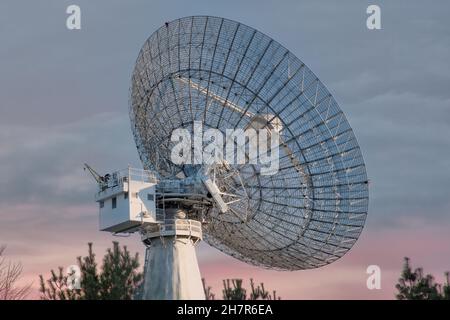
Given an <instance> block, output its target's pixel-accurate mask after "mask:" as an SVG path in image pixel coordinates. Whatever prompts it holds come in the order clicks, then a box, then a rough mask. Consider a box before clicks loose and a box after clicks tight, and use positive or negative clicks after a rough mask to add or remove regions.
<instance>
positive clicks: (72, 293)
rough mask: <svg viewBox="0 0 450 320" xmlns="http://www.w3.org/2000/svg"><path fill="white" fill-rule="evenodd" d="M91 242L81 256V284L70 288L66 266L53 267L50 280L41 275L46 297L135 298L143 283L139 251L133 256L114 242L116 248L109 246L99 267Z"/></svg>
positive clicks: (78, 298) (63, 298) (77, 298)
mask: <svg viewBox="0 0 450 320" xmlns="http://www.w3.org/2000/svg"><path fill="white" fill-rule="evenodd" d="M88 246H89V248H88V255H87V256H86V257H83V258H82V257H78V258H77V262H78V266H79V268H80V271H81V282H80V287H81V288H80V289H79V290H76V289H69V288H68V286H67V278H68V276H67V275H64V273H63V268H62V267H59V268H58V269H59V272H58V273H56V272H55V271H54V270H51V277H50V279H48V280H46V281H44V277H43V276H42V275H40V276H39V277H40V284H41V287H40V292H41V298H42V299H44V300H126V299H132V298H133V293H134V291H135V290H136V288H137V287H138V286H139V285H140V284H141V282H142V277H143V275H142V273H140V272H139V271H138V268H139V259H138V258H139V257H138V254H137V253H136V254H135V255H134V256H133V257H132V256H131V255H130V252H129V251H128V249H127V247H126V246H124V247H123V248H121V247H120V246H119V243H118V242H113V248H112V249H108V250H107V252H106V254H105V256H104V258H103V264H102V266H101V268H100V270H99V269H98V265H97V262H96V260H95V254H94V253H93V250H92V243H89V244H88Z"/></svg>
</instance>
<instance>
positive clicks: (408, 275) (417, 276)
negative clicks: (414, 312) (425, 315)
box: [395, 257, 450, 300]
mask: <svg viewBox="0 0 450 320" xmlns="http://www.w3.org/2000/svg"><path fill="white" fill-rule="evenodd" d="M446 278H447V283H446V284H444V286H442V285H441V284H439V283H436V282H435V279H434V277H433V276H432V275H431V274H427V275H424V272H423V269H422V268H417V269H415V270H414V271H413V270H412V268H411V265H410V260H409V258H407V257H405V260H404V265H403V270H402V273H401V277H400V279H399V280H398V283H397V285H396V286H395V287H396V288H397V290H398V293H397V294H396V298H397V299H398V300H440V299H450V287H449V275H448V273H446Z"/></svg>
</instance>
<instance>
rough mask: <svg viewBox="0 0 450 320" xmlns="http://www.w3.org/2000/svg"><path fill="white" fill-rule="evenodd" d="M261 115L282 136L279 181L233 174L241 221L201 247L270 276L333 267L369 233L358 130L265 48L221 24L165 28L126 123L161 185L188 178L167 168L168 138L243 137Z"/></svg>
mask: <svg viewBox="0 0 450 320" xmlns="http://www.w3.org/2000/svg"><path fill="white" fill-rule="evenodd" d="M258 115H260V116H262V117H263V118H265V119H266V120H267V121H268V123H269V124H271V125H272V127H277V128H278V130H279V135H280V138H281V141H282V143H281V145H280V146H281V147H280V151H279V170H278V172H277V173H276V174H273V175H261V174H259V173H258V172H259V171H258V169H257V168H256V169H255V166H254V165H250V164H244V165H232V170H235V171H236V172H237V173H238V174H237V175H231V178H230V177H229V176H230V175H229V174H228V175H226V177H225V174H226V173H224V175H223V176H222V177H221V176H220V172H219V173H218V175H219V177H218V181H221V186H220V187H222V188H225V189H227V188H228V189H227V190H230V191H231V190H233V192H234V193H237V194H239V193H240V196H241V201H236V202H234V203H232V204H230V208H231V210H232V212H233V213H234V214H232V213H231V212H230V213H225V214H221V215H219V214H213V212H211V214H210V215H208V216H207V220H208V221H207V222H208V223H207V224H205V225H204V230H203V231H204V234H205V240H206V241H207V242H208V243H209V244H210V245H212V246H214V247H216V248H218V249H220V250H221V251H223V252H225V253H227V254H229V255H231V256H233V257H235V258H237V259H239V260H242V261H245V262H247V263H250V264H254V265H258V266H263V267H267V268H274V269H280V270H300V269H310V268H316V267H320V266H323V265H326V264H329V263H331V262H333V261H335V260H336V259H338V258H340V257H341V256H343V255H344V254H345V253H346V252H347V251H348V250H349V249H350V248H351V247H352V246H353V244H354V243H355V242H356V240H357V239H358V237H359V235H360V233H361V231H362V229H363V226H364V222H365V219H366V216H367V210H368V183H367V175H366V169H365V165H364V161H363V157H362V154H361V151H360V148H359V146H358V143H357V141H356V138H355V135H354V134H353V131H352V128H351V127H350V125H349V123H348V121H347V119H346V118H345V116H344V114H343V112H342V111H341V109H340V108H339V106H338V104H337V103H336V101H335V100H334V98H333V97H332V96H331V94H330V93H329V91H328V90H327V89H326V88H325V86H324V85H323V84H322V83H321V82H320V80H319V79H318V78H317V77H316V75H314V73H313V72H312V71H311V70H310V69H309V68H308V67H307V66H306V65H305V64H304V63H303V62H302V61H300V60H299V59H298V58H297V57H295V56H294V55H293V54H292V53H291V52H289V51H288V50H287V49H286V48H284V47H283V46H282V45H280V44H279V43H278V42H276V41H275V40H273V39H271V38H270V37H268V36H266V35H264V34H263V33H261V32H259V31H257V30H255V29H253V28H251V27H248V26H246V25H243V24H241V23H238V22H235V21H231V20H227V19H223V18H218V17H209V16H194V17H186V18H181V19H178V20H174V21H171V22H168V23H166V24H165V25H163V26H162V27H161V28H159V29H158V30H157V31H156V32H154V33H153V34H152V35H151V36H150V37H149V39H148V40H147V41H146V42H145V44H144V46H143V47H142V49H141V51H140V53H139V56H138V59H137V62H136V67H135V69H134V72H133V76H132V86H131V92H130V118H131V123H132V131H133V134H134V138H135V141H136V145H137V147H138V151H139V154H140V157H141V160H142V162H143V164H144V167H145V168H146V169H149V170H153V171H156V172H157V173H158V174H159V176H160V177H164V178H174V179H176V178H177V177H180V172H183V174H184V175H189V170H186V169H187V167H184V166H180V165H175V164H173V163H172V162H171V158H170V156H171V153H170V152H171V147H173V144H174V143H173V142H171V134H172V131H173V130H175V129H179V128H185V129H187V130H189V131H191V132H192V131H193V124H194V121H201V122H202V123H203V127H204V130H206V129H207V128H217V129H219V130H221V131H222V132H224V133H225V131H226V130H227V129H233V128H243V129H244V128H248V126H249V124H250V123H251V122H252V121H254V119H255V117H257V116H258ZM191 169H192V168H191ZM228 173H229V172H228ZM227 179H228V180H227ZM237 180H239V181H237ZM239 214H240V215H242V217H243V219H238V218H236V217H237V215H239Z"/></svg>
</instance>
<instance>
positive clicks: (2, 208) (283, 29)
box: [0, 0, 450, 299]
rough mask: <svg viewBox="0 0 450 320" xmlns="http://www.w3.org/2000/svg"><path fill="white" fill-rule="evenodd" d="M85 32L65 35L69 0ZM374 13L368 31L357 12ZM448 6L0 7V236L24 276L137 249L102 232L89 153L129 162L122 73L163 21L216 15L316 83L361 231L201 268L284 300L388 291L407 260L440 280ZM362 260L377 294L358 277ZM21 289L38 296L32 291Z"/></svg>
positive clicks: (111, 3)
mask: <svg viewBox="0 0 450 320" xmlns="http://www.w3.org/2000/svg"><path fill="white" fill-rule="evenodd" d="M71 4H77V5H79V6H80V8H81V30H68V29H67V28H66V19H67V17H68V15H67V14H66V8H67V6H69V5H71ZM370 4H377V5H379V6H380V8H381V26H382V29H381V30H368V29H367V27H366V19H367V17H368V15H367V14H366V8H367V6H368V5H370ZM449 14H450V3H449V2H448V1H438V0H437V1H433V2H432V3H429V2H426V1H412V0H408V1H406V0H404V1H400V0H391V1H380V0H378V1H376V0H371V1H362V0H354V1H348V0H346V1H312V0H311V1H299V0H295V1H294V0H293V1H278V0H272V1H264V0H263V1H261V0H260V1H256V0H247V1H243V0H240V1H235V0H227V1H214V2H213V1H198V0H192V1H173V0H164V1H137V0H131V1H126V2H125V1H118V0H108V1H106V0H97V1H87V0H71V1H61V0H58V1H57V0H53V1H50V0H41V1H23V0H14V1H13V0H3V1H1V2H0V177H1V178H0V244H5V245H7V250H6V257H7V259H9V260H11V261H17V262H19V261H20V262H21V263H22V264H23V268H24V269H23V278H22V281H21V283H24V284H25V283H29V282H32V283H33V287H34V288H37V286H38V275H39V274H44V275H48V274H49V271H50V269H52V268H57V267H58V266H64V267H66V266H69V265H71V264H74V263H75V262H76V260H75V259H76V257H77V256H79V255H84V254H86V253H87V243H88V242H93V243H94V250H95V252H96V253H97V256H98V257H101V256H102V255H103V253H104V251H105V250H106V248H108V247H110V246H111V242H112V241H117V240H118V241H120V243H122V244H126V245H127V246H128V247H129V248H130V250H132V251H133V252H139V253H140V254H141V257H142V256H143V252H144V247H143V245H142V244H141V243H140V241H139V239H138V237H137V236H131V237H129V238H117V237H113V236H112V235H110V234H109V233H103V232H100V231H98V212H97V211H98V207H97V205H96V203H95V202H94V193H95V190H96V189H95V184H94V182H93V180H92V178H91V177H90V176H89V175H88V174H87V173H86V172H84V171H83V163H84V162H88V163H89V164H91V165H92V166H94V167H95V168H98V169H99V170H100V171H103V172H108V171H112V170H115V169H120V168H125V167H126V166H127V165H129V164H130V165H132V166H134V167H141V164H140V162H139V159H138V154H137V151H136V147H135V144H134V141H133V138H132V134H131V129H130V124H129V117H128V93H129V86H130V78H131V72H132V70H133V66H134V62H135V60H136V58H137V55H138V52H139V50H140V48H141V46H142V45H143V43H144V41H145V40H146V39H147V38H148V37H149V36H150V35H151V33H152V32H153V31H155V30H156V29H157V28H159V27H160V26H161V25H162V24H164V22H166V21H170V20H173V19H176V18H179V17H183V16H189V15H214V16H221V17H224V18H229V19H233V20H236V21H239V22H242V23H244V24H247V25H249V26H251V27H254V28H256V29H258V30H260V31H262V32H263V33H265V34H267V35H269V36H270V37H272V38H274V39H276V40H277V41H278V42H280V43H281V44H283V45H284V46H285V47H286V48H288V49H289V50H290V51H291V52H292V53H294V54H295V55H296V56H297V57H299V58H300V59H301V60H302V61H303V62H304V63H306V65H308V67H309V68H310V69H311V70H312V71H313V72H314V73H315V74H316V75H317V76H318V77H319V78H320V79H321V81H322V82H323V83H324V84H325V85H326V86H327V88H328V89H329V90H330V92H331V93H332V94H333V96H334V98H335V99H336V100H337V101H338V103H339V104H340V106H341V108H342V110H343V111H344V113H345V114H346V116H347V119H348V120H349V122H350V124H351V126H352V128H353V130H354V133H355V135H356V137H357V139H358V142H359V144H360V147H361V150H362V153H363V156H364V159H365V162H366V166H367V173H368V176H369V178H370V204H369V214H368V217H367V221H366V226H365V228H364V231H363V233H362V234H361V237H360V239H359V240H358V242H357V243H356V245H355V246H354V247H353V249H352V250H351V251H350V252H349V253H347V254H346V255H345V256H344V257H343V258H341V259H339V260H338V261H337V262H335V263H333V264H331V265H328V266H325V267H323V268H319V269H314V270H306V271H294V272H280V271H270V270H265V269H260V268H257V267H253V266H249V265H247V264H245V263H242V262H239V261H237V260H235V259H233V258H231V257H228V256H225V255H224V254H222V253H219V252H218V251H217V250H215V249H212V248H210V247H209V246H208V245H206V244H203V243H202V244H200V246H199V248H198V259H199V265H200V270H201V273H202V276H203V277H205V278H206V280H207V282H208V284H209V285H211V286H212V287H213V291H215V292H216V294H217V295H218V296H220V292H221V289H222V279H226V278H243V279H244V281H246V282H247V283H248V279H249V278H250V277H252V278H253V279H254V280H255V281H256V282H264V283H265V286H266V287H267V288H269V289H270V290H273V289H276V290H277V293H278V295H279V296H281V297H282V298H283V299H393V298H394V295H395V283H396V281H397V279H398V277H399V275H400V271H401V268H402V263H403V257H405V256H408V257H410V258H411V259H412V263H413V265H415V266H422V267H424V269H425V272H429V273H433V274H434V275H435V276H436V278H437V279H438V280H439V281H443V274H444V272H445V271H447V270H450V254H449V253H450V232H449V230H450V215H449V213H450V189H449V186H448V184H449V182H450V90H449V88H450V62H449V59H448V57H450V28H449V24H448V15H449ZM369 265H378V266H379V267H380V269H381V289H379V290H378V289H375V290H369V289H368V288H367V286H366V280H367V278H368V276H369V275H368V274H367V273H366V269H367V267H368V266H369ZM30 298H38V293H37V291H36V290H34V291H33V293H32V294H31V295H30Z"/></svg>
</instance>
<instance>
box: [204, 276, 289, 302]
mask: <svg viewBox="0 0 450 320" xmlns="http://www.w3.org/2000/svg"><path fill="white" fill-rule="evenodd" d="M202 280H203V288H204V290H205V297H206V300H214V299H215V295H214V294H213V293H212V289H211V287H208V286H206V282H205V279H202ZM242 284H243V281H242V279H225V280H223V289H222V298H223V300H279V299H280V298H279V297H277V296H276V291H273V293H272V295H271V294H270V293H269V291H266V289H265V288H264V284H263V283H261V284H259V285H258V286H255V283H254V282H253V279H250V289H251V292H250V295H249V296H248V297H247V289H245V288H244V287H243V286H242Z"/></svg>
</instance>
